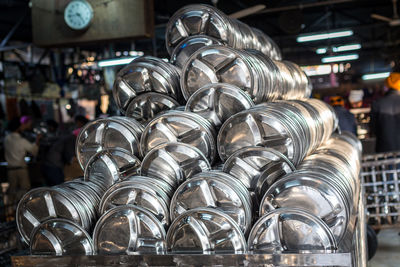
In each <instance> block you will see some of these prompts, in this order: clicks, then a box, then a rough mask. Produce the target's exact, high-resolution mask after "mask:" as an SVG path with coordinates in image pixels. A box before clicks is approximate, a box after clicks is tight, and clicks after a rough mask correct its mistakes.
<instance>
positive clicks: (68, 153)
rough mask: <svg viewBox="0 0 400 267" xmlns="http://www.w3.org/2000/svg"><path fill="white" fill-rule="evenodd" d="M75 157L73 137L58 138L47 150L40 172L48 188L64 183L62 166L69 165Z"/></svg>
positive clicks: (70, 135)
mask: <svg viewBox="0 0 400 267" xmlns="http://www.w3.org/2000/svg"><path fill="white" fill-rule="evenodd" d="M74 155H75V136H73V135H72V134H69V135H65V136H60V137H58V138H57V140H56V141H54V143H53V144H52V145H51V146H50V148H49V149H48V151H47V153H46V155H45V158H44V162H43V165H42V172H43V176H44V178H45V181H46V184H47V185H48V186H54V185H58V184H61V183H63V182H64V166H65V164H70V163H71V162H72V159H73V157H74Z"/></svg>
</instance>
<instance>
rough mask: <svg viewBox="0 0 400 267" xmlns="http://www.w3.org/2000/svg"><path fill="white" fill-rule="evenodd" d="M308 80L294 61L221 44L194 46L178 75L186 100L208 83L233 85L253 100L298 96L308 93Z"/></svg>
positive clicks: (293, 97)
mask: <svg viewBox="0 0 400 267" xmlns="http://www.w3.org/2000/svg"><path fill="white" fill-rule="evenodd" d="M308 82H309V81H308V79H307V77H306V76H305V74H304V72H303V71H302V70H301V69H300V67H299V66H298V65H296V64H295V63H292V62H287V61H285V62H280V61H279V62H278V61H273V60H271V59H270V58H269V57H267V56H265V55H263V54H262V53H261V52H259V51H256V50H246V51H245V50H236V49H233V48H230V47H227V46H222V45H210V46H205V47H202V48H200V49H198V50H197V51H196V52H194V53H193V54H192V55H191V56H190V57H189V58H188V60H187V62H186V63H185V65H184V66H183V68H182V75H181V89H182V93H183V96H184V98H185V99H186V100H187V99H188V98H189V97H190V96H191V95H192V94H193V93H194V92H196V91H197V90H199V89H200V88H201V87H203V86H205V85H208V84H210V83H229V84H232V85H235V86H237V87H239V88H241V89H242V90H243V91H245V92H247V94H248V95H249V96H250V97H251V99H252V100H253V101H254V102H255V103H262V102H265V101H273V100H277V99H299V98H304V97H306V95H308V94H309V87H308Z"/></svg>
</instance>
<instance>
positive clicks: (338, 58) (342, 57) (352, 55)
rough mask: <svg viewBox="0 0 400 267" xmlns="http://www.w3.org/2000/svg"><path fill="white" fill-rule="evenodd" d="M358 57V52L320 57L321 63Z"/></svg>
mask: <svg viewBox="0 0 400 267" xmlns="http://www.w3.org/2000/svg"><path fill="white" fill-rule="evenodd" d="M356 59H358V54H350V55H342V56H333V57H324V58H322V60H321V61H322V63H331V62H339V61H347V60H356Z"/></svg>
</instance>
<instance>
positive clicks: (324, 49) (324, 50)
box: [316, 47, 328, 55]
mask: <svg viewBox="0 0 400 267" xmlns="http://www.w3.org/2000/svg"><path fill="white" fill-rule="evenodd" d="M327 50H328V49H327V48H326V47H325V48H318V49H317V51H316V52H317V54H318V55H321V54H325V53H326V51H327Z"/></svg>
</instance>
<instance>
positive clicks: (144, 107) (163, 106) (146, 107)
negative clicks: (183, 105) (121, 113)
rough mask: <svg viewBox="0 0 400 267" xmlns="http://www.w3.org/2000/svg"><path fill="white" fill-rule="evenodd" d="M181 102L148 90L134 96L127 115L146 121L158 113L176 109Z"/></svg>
mask: <svg viewBox="0 0 400 267" xmlns="http://www.w3.org/2000/svg"><path fill="white" fill-rule="evenodd" d="M177 106H179V103H178V102H177V101H176V100H175V99H173V98H172V97H169V96H167V95H165V94H160V93H155V92H147V93H143V94H140V95H138V96H136V97H135V98H133V99H132V100H131V101H130V102H129V104H128V106H127V108H126V111H125V116H127V117H132V118H134V119H135V120H137V121H139V122H142V123H146V122H147V121H149V120H151V119H153V118H154V117H155V116H156V115H157V114H159V113H161V112H163V111H166V110H170V109H174V108H176V107H177Z"/></svg>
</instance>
